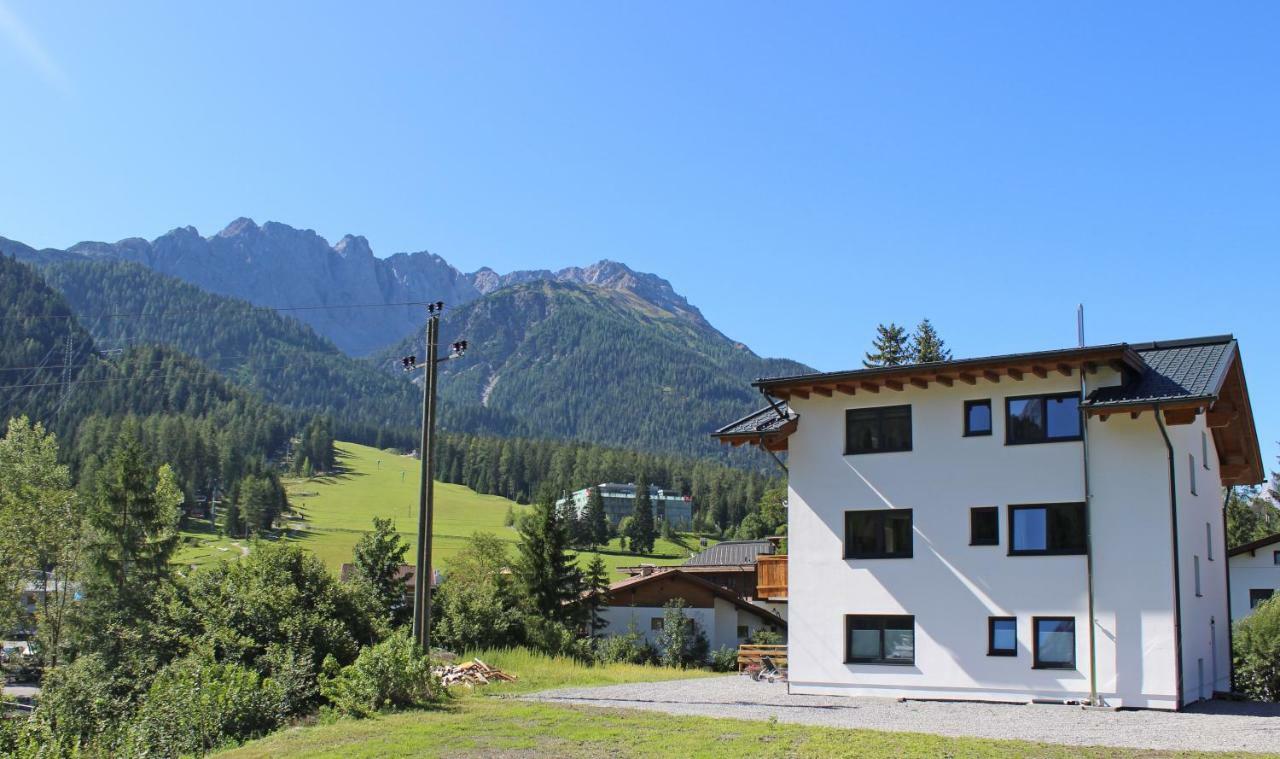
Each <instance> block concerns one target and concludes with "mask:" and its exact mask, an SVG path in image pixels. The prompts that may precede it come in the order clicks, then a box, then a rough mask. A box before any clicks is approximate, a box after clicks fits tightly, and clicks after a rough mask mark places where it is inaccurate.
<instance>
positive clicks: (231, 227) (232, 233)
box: [218, 216, 260, 237]
mask: <svg viewBox="0 0 1280 759" xmlns="http://www.w3.org/2000/svg"><path fill="white" fill-rule="evenodd" d="M258 231H260V228H259V227H258V225H257V224H256V223H255V222H254V220H253V219H249V218H246V217H244V216H241V217H240V218H238V219H236V220H235V221H233V222H231V223H230V224H228V225H227V226H226V228H225V229H223V230H222V231H221V232H219V233H218V237H237V236H239V235H243V234H252V233H254V232H258Z"/></svg>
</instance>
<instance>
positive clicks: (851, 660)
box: [844, 614, 916, 667]
mask: <svg viewBox="0 0 1280 759" xmlns="http://www.w3.org/2000/svg"><path fill="white" fill-rule="evenodd" d="M855 619H862V620H874V621H877V622H879V623H880V627H879V630H880V656H879V657H878V658H871V657H854V656H853V622H854V620H855ZM902 620H909V622H908V623H907V624H909V625H910V627H911V660H910V661H908V660H906V659H886V658H885V656H884V654H885V650H884V631H885V628H886V627H887V626H888V624H889V622H890V621H892V622H893V623H895V624H897V625H901V624H903V622H902ZM863 629H873V628H863ZM890 629H894V630H901V629H904V628H902V627H892V628H890ZM844 663H845V664H877V665H883V666H889V667H914V666H915V664H916V618H915V615H914V614H846V615H844Z"/></svg>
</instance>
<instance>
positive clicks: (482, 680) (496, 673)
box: [435, 659, 516, 688]
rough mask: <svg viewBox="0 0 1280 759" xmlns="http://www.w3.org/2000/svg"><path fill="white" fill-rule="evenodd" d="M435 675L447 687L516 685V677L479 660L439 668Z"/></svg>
mask: <svg viewBox="0 0 1280 759" xmlns="http://www.w3.org/2000/svg"><path fill="white" fill-rule="evenodd" d="M435 674H436V676H437V677H439V678H440V682H442V683H444V684H445V685H446V686H449V685H457V684H459V683H461V684H463V685H466V686H467V687H468V688H470V687H474V686H476V685H488V684H489V683H495V682H504V683H514V682H515V681H516V676H515V675H508V674H507V673H506V672H503V671H502V670H500V669H495V668H493V667H490V666H489V665H488V664H485V663H484V662H482V661H480V660H479V659H472V660H471V661H469V662H465V663H463V664H450V665H449V666H447V667H437V668H436V670H435Z"/></svg>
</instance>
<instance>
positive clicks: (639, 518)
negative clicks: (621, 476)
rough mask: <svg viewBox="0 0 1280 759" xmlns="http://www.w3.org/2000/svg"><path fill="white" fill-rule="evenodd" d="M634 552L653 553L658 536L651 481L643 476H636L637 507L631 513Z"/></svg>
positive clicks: (632, 550)
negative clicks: (654, 520)
mask: <svg viewBox="0 0 1280 759" xmlns="http://www.w3.org/2000/svg"><path fill="white" fill-rule="evenodd" d="M627 537H628V538H630V542H631V552H632V553H652V552H653V543H654V540H655V539H656V538H657V534H656V528H655V526H654V523H653V501H652V500H651V499H650V498H649V483H647V482H645V480H644V478H643V477H637V478H636V507H635V512H634V513H633V514H632V515H631V524H630V534H628V535H627Z"/></svg>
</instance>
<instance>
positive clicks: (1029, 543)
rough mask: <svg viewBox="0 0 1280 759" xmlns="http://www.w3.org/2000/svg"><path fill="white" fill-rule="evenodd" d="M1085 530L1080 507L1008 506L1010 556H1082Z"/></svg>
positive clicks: (1082, 511) (1050, 504) (1054, 505)
mask: <svg viewBox="0 0 1280 759" xmlns="http://www.w3.org/2000/svg"><path fill="white" fill-rule="evenodd" d="M1087 530H1088V526H1087V525H1086V524H1085V510H1084V504H1083V503H1046V504H1035V505H1028V506H1010V507H1009V555H1010V556H1045V555H1071V554H1082V553H1085V547H1086V546H1085V543H1086V538H1085V536H1086V534H1087Z"/></svg>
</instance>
